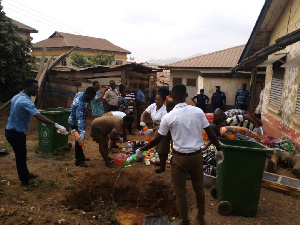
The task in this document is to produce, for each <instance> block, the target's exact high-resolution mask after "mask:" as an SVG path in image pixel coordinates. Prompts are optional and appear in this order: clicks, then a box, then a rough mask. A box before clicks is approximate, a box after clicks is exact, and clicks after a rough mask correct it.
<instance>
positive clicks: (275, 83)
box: [269, 78, 283, 107]
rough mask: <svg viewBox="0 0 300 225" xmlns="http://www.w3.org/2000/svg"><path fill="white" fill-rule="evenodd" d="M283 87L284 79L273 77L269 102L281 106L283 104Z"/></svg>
mask: <svg viewBox="0 0 300 225" xmlns="http://www.w3.org/2000/svg"><path fill="white" fill-rule="evenodd" d="M282 87H283V80H282V79H276V78H273V79H272V82H271V94H270V100H269V103H270V104H272V105H274V106H277V107H280V105H281V96H282Z"/></svg>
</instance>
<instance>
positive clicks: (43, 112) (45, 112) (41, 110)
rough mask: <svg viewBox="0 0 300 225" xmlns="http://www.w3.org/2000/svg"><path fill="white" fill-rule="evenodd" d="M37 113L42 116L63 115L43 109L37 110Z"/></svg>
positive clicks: (60, 112)
mask: <svg viewBox="0 0 300 225" xmlns="http://www.w3.org/2000/svg"><path fill="white" fill-rule="evenodd" d="M39 112H40V113H41V114H43V115H59V114H63V113H65V112H64V111H53V110H51V111H48V110H44V109H39Z"/></svg>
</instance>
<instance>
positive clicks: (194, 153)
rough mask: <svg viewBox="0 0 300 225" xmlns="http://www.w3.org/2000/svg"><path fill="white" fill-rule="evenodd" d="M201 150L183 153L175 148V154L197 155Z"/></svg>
mask: <svg viewBox="0 0 300 225" xmlns="http://www.w3.org/2000/svg"><path fill="white" fill-rule="evenodd" d="M200 152H201V150H198V151H195V152H189V153H182V152H177V151H175V150H173V153H174V154H176V155H184V156H190V155H197V154H198V153H200Z"/></svg>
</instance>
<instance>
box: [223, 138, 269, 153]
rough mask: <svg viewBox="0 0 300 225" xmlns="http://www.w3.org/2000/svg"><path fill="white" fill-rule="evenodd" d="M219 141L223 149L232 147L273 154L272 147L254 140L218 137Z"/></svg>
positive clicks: (239, 149)
mask: <svg viewBox="0 0 300 225" xmlns="http://www.w3.org/2000/svg"><path fill="white" fill-rule="evenodd" d="M219 142H220V144H221V148H223V149H234V150H238V151H255V152H261V153H266V154H274V151H273V150H272V149H270V148H268V147H266V146H264V145H263V144H261V143H258V142H254V141H240V140H230V139H226V138H219Z"/></svg>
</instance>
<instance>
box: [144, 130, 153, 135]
mask: <svg viewBox="0 0 300 225" xmlns="http://www.w3.org/2000/svg"><path fill="white" fill-rule="evenodd" d="M151 133H153V129H148V130H146V131H145V132H144V134H145V135H148V134H151Z"/></svg>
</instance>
